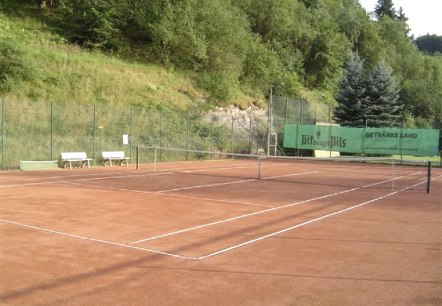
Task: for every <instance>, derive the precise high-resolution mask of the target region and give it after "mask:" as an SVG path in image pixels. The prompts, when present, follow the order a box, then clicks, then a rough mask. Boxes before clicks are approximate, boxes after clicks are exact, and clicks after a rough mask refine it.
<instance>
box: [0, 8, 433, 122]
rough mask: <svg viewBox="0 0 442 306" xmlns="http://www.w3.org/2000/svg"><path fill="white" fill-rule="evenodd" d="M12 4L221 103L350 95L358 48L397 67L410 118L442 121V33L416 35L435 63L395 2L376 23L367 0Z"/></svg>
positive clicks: (366, 59)
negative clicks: (174, 76)
mask: <svg viewBox="0 0 442 306" xmlns="http://www.w3.org/2000/svg"><path fill="white" fill-rule="evenodd" d="M2 4H3V5H2V10H4V11H8V12H9V13H10V14H15V15H14V16H20V15H19V14H18V13H17V12H18V11H19V10H20V7H23V8H26V10H27V12H29V7H32V8H33V9H34V10H35V11H38V12H39V16H41V17H42V18H43V20H45V21H47V20H49V19H50V18H54V20H53V23H51V26H53V25H54V24H55V25H58V26H59V29H57V32H58V33H60V32H61V33H62V34H63V35H65V37H66V38H67V39H68V41H70V42H71V43H76V44H79V45H81V46H83V47H86V48H88V49H99V50H104V51H106V52H113V53H114V54H117V55H119V56H124V57H130V58H135V59H136V60H138V61H143V62H149V63H152V62H153V63H159V64H162V65H164V66H167V67H169V68H172V69H174V68H176V69H180V70H183V71H185V72H187V73H188V75H189V77H191V78H193V79H194V80H195V81H196V82H195V83H196V84H198V85H199V86H200V87H201V88H203V89H205V90H206V91H207V92H208V94H209V95H210V97H209V99H212V100H213V101H216V103H232V102H234V101H235V99H237V97H238V96H239V94H240V93H241V92H242V93H247V94H248V95H251V96H255V97H257V98H260V99H262V98H264V97H265V95H267V94H268V93H269V89H270V87H271V85H272V86H274V88H275V90H276V91H277V92H278V94H281V95H284V94H287V95H290V96H295V97H296V96H302V95H304V94H305V92H309V93H311V94H310V95H309V96H324V97H335V96H336V97H339V96H340V95H342V94H344V92H342V81H341V79H342V76H343V75H344V79H345V77H346V73H349V71H346V70H344V67H347V66H346V65H344V63H345V58H346V55H347V54H348V53H349V52H350V51H353V52H357V53H358V54H359V56H360V60H361V61H362V62H363V63H364V66H365V68H366V70H372V69H375V70H376V69H380V68H379V63H381V62H382V61H384V62H385V65H386V66H385V67H387V66H390V67H391V68H392V71H391V77H392V78H394V79H395V80H396V83H397V86H398V89H399V98H398V101H401V103H403V104H404V112H405V113H406V114H407V118H411V119H410V120H408V121H407V122H409V123H410V124H411V125H412V124H415V125H416V124H422V125H425V124H427V125H432V126H440V123H439V121H440V120H441V115H440V108H441V107H440V97H441V95H442V83H441V79H442V77H441V76H440V74H441V69H440V65H441V64H440V56H437V52H440V48H439V47H440V41H441V40H440V37H438V36H436V37H435V36H429V35H427V36H424V37H420V38H418V39H417V40H416V41H415V43H416V45H417V46H418V47H419V48H420V49H421V50H426V51H425V52H428V53H429V54H436V56H435V57H433V58H432V59H431V60H429V56H428V55H426V54H423V53H422V52H419V49H418V48H417V47H416V45H415V44H413V41H412V38H411V37H409V27H408V24H407V17H406V14H407V13H408V12H404V11H403V10H402V8H399V10H398V11H396V9H395V8H394V5H393V1H392V0H378V1H377V4H376V6H375V8H374V10H375V12H376V15H377V17H378V18H376V20H372V18H370V16H369V15H367V13H366V12H365V10H364V9H363V8H362V7H361V5H360V4H359V2H358V1H357V0H235V1H233V0H210V1H209V0H118V1H117V0H46V1H42V0H39V1H36V0H15V1H13V0H3V3H2ZM8 8H9V9H8ZM23 12H25V10H23ZM23 12H22V14H25V13H23ZM60 20H61V22H60ZM55 21H56V22H55ZM11 63H12V64H11V67H12V66H14V65H15V64H14V62H11ZM15 63H19V61H18V62H15ZM4 65H5V66H6V62H5V63H4ZM347 65H348V63H347ZM19 66H20V65H19V64H18V66H17V65H16V67H19ZM376 67H377V68H376ZM347 68H348V67H347ZM17 69H18V70H20V69H21V68H20V69H19V68H17ZM18 70H17V71H18ZM19 74H20V73H18V72H17V74H16V75H19ZM347 77H349V75H347ZM373 81H374V79H373ZM318 93H320V94H318ZM349 99H350V98H349ZM437 101H439V102H437ZM328 102H330V101H328ZM332 102H333V101H332ZM334 102H336V101H334ZM358 116H359V115H358ZM358 120H359V119H358Z"/></svg>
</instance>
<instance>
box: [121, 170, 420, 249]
mask: <svg viewBox="0 0 442 306" xmlns="http://www.w3.org/2000/svg"><path fill="white" fill-rule="evenodd" d="M418 173H419V172H415V173H411V174H409V175H406V176H400V177H397V178H395V179H399V178H404V177H407V176H413V175H416V174H418ZM391 180H393V179H388V180H384V181H380V182H376V183H371V184H367V185H364V186H361V187H355V188H351V189H347V190H343V191H339V192H334V193H330V194H326V195H323V196H319V197H316V198H311V199H307V200H303V201H298V202H294V203H289V204H286V205H282V206H278V207H272V208H268V209H264V210H260V211H256V212H252V213H248V214H244V215H239V216H236V217H232V218H227V219H223V220H219V221H214V222H210V223H206V224H201V225H197V226H193V227H189V228H185V229H182V230H178V231H174V232H169V233H166V234H161V235H158V236H153V237H149V238H144V239H140V240H137V241H133V242H130V243H129V244H137V243H141V242H145V241H149V240H154V239H158V238H163V237H167V236H172V235H176V234H181V233H185V232H189V231H193V230H197V229H200V228H204V227H208V226H212V225H217V224H222V223H227V222H231V221H235V220H239V219H243V218H248V217H251V216H256V215H259V214H263V213H267V212H271V211H275V210H279V209H284V208H288V207H292V206H295V205H300V204H305V203H309V202H312V201H317V200H322V199H326V198H329V197H333V196H336V195H340V194H344V193H347V192H352V191H356V190H359V189H362V188H367V187H370V186H376V185H379V184H383V183H386V182H390V181H391Z"/></svg>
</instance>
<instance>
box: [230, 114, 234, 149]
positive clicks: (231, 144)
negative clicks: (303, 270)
mask: <svg viewBox="0 0 442 306" xmlns="http://www.w3.org/2000/svg"><path fill="white" fill-rule="evenodd" d="M233 120H235V119H234V117H233V115H232V134H231V139H230V152H232V153H233Z"/></svg>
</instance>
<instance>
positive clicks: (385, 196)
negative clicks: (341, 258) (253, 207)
mask: <svg viewBox="0 0 442 306" xmlns="http://www.w3.org/2000/svg"><path fill="white" fill-rule="evenodd" d="M425 183H426V181H423V182H419V183H416V184H413V185H411V186H408V187H405V188H402V189H400V190H397V191H393V192H390V193H388V194H386V195H383V196H380V197H377V198H374V199H371V200H368V201H365V202H363V203H360V204H356V205H353V206H350V207H347V208H344V209H341V210H338V211H335V212H333V213H329V214H326V215H323V216H321V217H317V218H314V219H311V220H308V221H305V222H302V223H299V224H296V225H293V226H290V227H287V228H284V229H282V230H279V231H276V232H273V233H270V234H266V235H263V236H260V237H257V238H254V239H251V240H248V241H245V242H242V243H239V244H236V245H233V246H230V247H228V248H224V249H221V250H218V251H215V252H212V253H209V254H207V255H204V256H199V257H196V258H197V259H198V260H203V259H206V258H210V257H213V256H216V255H220V254H223V253H226V252H229V251H232V250H235V249H238V248H240V247H243V246H246V245H249V244H252V243H255V242H258V241H261V240H264V239H267V238H270V237H273V236H276V235H279V234H282V233H285V232H288V231H291V230H293V229H296V228H298V227H302V226H305V225H308V224H311V223H315V222H318V221H321V220H323V219H328V218H330V217H333V216H336V215H339V214H342V213H345V212H347V211H350V210H353V209H356V208H359V207H362V206H365V205H368V204H371V203H374V202H377V201H379V200H382V199H385V198H388V197H390V196H393V195H395V194H398V193H399V192H402V191H405V190H408V189H410V188H413V187H416V186H419V185H422V184H425Z"/></svg>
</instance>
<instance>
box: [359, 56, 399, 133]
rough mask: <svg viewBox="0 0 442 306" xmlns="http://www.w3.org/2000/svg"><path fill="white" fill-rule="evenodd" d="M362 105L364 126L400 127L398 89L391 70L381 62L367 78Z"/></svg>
mask: <svg viewBox="0 0 442 306" xmlns="http://www.w3.org/2000/svg"><path fill="white" fill-rule="evenodd" d="M366 85H367V90H366V92H365V98H364V101H363V103H362V104H363V105H364V108H365V115H366V120H367V122H366V124H367V125H368V126H370V127H393V126H400V125H401V111H402V108H403V105H402V104H401V103H400V102H399V89H398V86H397V84H396V81H395V79H394V77H393V75H392V71H391V69H390V68H389V67H388V66H387V65H386V64H385V62H384V61H381V62H380V63H379V64H378V65H376V67H375V68H374V69H373V70H372V71H371V73H370V75H369V76H368V78H367V82H366Z"/></svg>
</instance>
